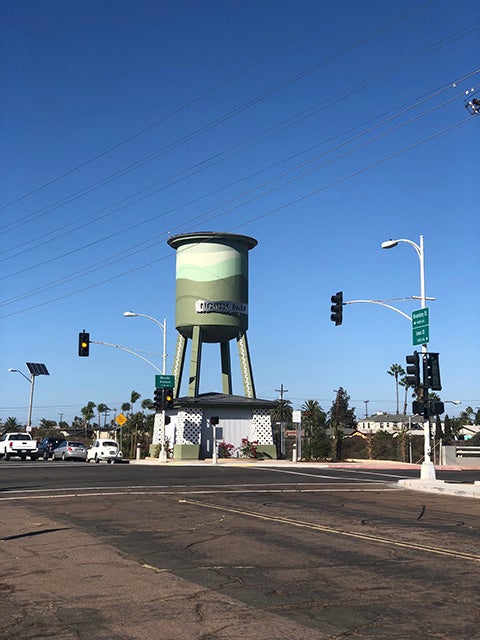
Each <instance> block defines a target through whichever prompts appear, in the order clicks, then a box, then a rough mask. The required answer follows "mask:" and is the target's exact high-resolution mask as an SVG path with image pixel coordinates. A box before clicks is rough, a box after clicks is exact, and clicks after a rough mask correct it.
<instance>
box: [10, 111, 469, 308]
mask: <svg viewBox="0 0 480 640" xmlns="http://www.w3.org/2000/svg"><path fill="white" fill-rule="evenodd" d="M471 121H472V119H471V118H470V117H469V118H467V119H464V120H461V121H459V122H457V123H455V124H453V125H450V126H448V127H446V128H445V129H442V130H441V131H438V132H436V133H434V134H431V135H429V136H427V137H426V138H423V139H422V140H420V141H417V142H415V143H413V144H411V145H409V146H407V147H404V148H403V149H400V150H399V151H396V152H394V153H392V154H390V155H389V156H386V157H384V158H382V159H380V160H377V161H375V162H373V163H371V164H369V165H366V166H365V167H362V168H360V169H357V170H356V171H354V172H352V173H350V174H348V175H345V176H342V177H341V178H338V179H337V180H335V181H333V182H331V183H329V184H327V185H324V186H322V187H319V188H317V189H314V190H313V191H310V192H309V193H306V194H304V195H302V196H300V197H298V198H295V199H294V200H290V201H288V202H286V203H283V204H282V205H279V206H277V207H274V208H273V209H269V210H268V211H265V212H263V213H261V214H258V215H256V216H254V217H252V218H250V219H249V220H246V221H244V222H241V223H239V224H237V225H235V226H233V227H231V228H230V229H229V231H230V232H232V231H235V230H236V229H239V228H241V227H244V226H246V225H247V224H251V223H252V222H256V221H257V220H261V219H262V218H266V217H268V216H270V215H273V214H276V213H279V212H280V211H283V210H285V209H287V208H288V207H291V206H292V205H294V204H297V203H299V202H302V201H305V200H307V199H309V198H312V197H313V196H315V195H318V194H319V193H321V192H322V191H326V190H327V189H330V188H332V187H334V186H337V185H339V184H342V183H343V182H345V181H347V180H350V179H351V178H354V177H357V176H359V175H361V174H363V173H365V172H367V171H369V170H371V169H373V168H375V167H377V166H380V165H381V164H383V163H385V162H387V161H389V160H392V159H393V158H396V157H398V156H400V155H402V154H404V153H406V152H408V151H411V150H412V149H414V148H416V147H418V146H420V145H422V144H425V143H426V142H430V141H431V140H433V139H434V138H437V137H438V136H440V135H443V134H445V133H448V132H450V131H452V130H453V129H455V128H457V127H459V126H462V125H463V124H466V123H467V122H471ZM220 215H223V214H218V215H216V216H212V219H213V218H217V217H219V216H220ZM170 257H171V256H170V255H169V256H163V257H161V258H158V259H156V260H153V261H151V262H148V263H146V264H143V265H139V266H137V267H135V268H132V269H129V270H128V271H126V272H123V273H120V274H117V275H115V276H112V277H110V278H107V279H105V280H103V281H101V282H96V283H94V284H91V285H88V286H86V287H83V288H82V289H79V290H76V291H73V292H70V293H66V294H64V295H61V296H57V297H56V298H52V299H50V300H46V301H44V302H41V303H38V304H35V305H31V306H30V307H26V308H24V309H20V310H18V311H14V312H11V313H8V314H4V315H2V316H0V318H8V317H11V316H14V315H18V314H19V313H24V312H25V311H31V310H32V309H37V308H39V307H42V306H45V305H47V304H51V303H52V302H57V301H58V300H63V299H65V298H69V297H72V296H73V295H77V294H80V293H84V292H85V291H88V290H90V289H93V288H95V287H98V286H101V285H103V284H106V283H108V282H112V281H113V280H117V279H118V278H121V277H123V276H126V275H131V274H132V273H135V272H137V271H140V270H142V269H145V268H146V267H149V266H151V265H153V264H156V263H158V262H163V261H164V260H166V259H168V258H170Z"/></svg>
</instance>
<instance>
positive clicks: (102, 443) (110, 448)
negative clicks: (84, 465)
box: [87, 438, 122, 464]
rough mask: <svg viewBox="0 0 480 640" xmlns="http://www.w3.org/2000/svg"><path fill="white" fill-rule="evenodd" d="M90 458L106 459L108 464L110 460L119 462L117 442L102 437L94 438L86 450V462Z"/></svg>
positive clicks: (97, 460)
mask: <svg viewBox="0 0 480 640" xmlns="http://www.w3.org/2000/svg"><path fill="white" fill-rule="evenodd" d="M90 460H95V462H100V461H101V460H106V461H107V462H108V463H109V464H110V463H111V462H121V460H122V452H121V451H120V447H119V445H118V442H115V440H107V439H103V438H102V439H100V440H95V442H94V443H93V446H92V447H91V448H90V449H89V450H88V452H87V462H90Z"/></svg>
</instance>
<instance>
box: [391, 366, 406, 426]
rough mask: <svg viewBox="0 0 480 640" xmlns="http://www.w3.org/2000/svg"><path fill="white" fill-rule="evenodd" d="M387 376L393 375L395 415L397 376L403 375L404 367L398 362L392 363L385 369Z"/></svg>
mask: <svg viewBox="0 0 480 640" xmlns="http://www.w3.org/2000/svg"><path fill="white" fill-rule="evenodd" d="M387 373H388V375H389V376H393V377H394V378H395V392H396V397H397V415H398V378H399V376H404V375H405V370H404V368H403V367H402V366H401V365H399V364H392V366H391V367H390V369H389V370H388V371H387Z"/></svg>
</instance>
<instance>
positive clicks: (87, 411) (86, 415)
mask: <svg viewBox="0 0 480 640" xmlns="http://www.w3.org/2000/svg"><path fill="white" fill-rule="evenodd" d="M96 406H97V405H96V404H95V402H92V401H91V400H90V402H87V404H86V405H85V406H84V407H83V408H82V409H81V413H82V416H83V426H84V429H85V432H86V431H87V426H88V425H89V424H90V420H91V419H92V418H93V416H94V415H95V413H94V411H93V410H94V408H95V407H96Z"/></svg>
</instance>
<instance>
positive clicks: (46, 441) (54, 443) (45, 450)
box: [38, 437, 64, 460]
mask: <svg viewBox="0 0 480 640" xmlns="http://www.w3.org/2000/svg"><path fill="white" fill-rule="evenodd" d="M63 440H64V438H51V437H45V438H42V439H41V440H40V442H39V443H38V457H39V458H43V459H44V460H48V459H49V458H52V457H53V450H54V449H55V448H56V447H58V445H59V444H60V443H61V442H63Z"/></svg>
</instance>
